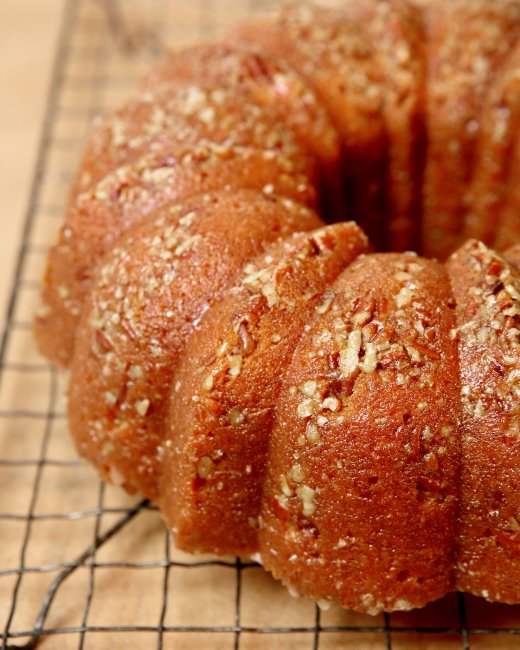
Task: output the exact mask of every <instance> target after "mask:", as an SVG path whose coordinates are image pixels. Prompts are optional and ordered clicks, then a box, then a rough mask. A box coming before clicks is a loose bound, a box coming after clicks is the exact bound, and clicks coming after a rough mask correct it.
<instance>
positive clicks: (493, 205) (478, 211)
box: [464, 45, 520, 249]
mask: <svg viewBox="0 0 520 650" xmlns="http://www.w3.org/2000/svg"><path fill="white" fill-rule="evenodd" d="M519 70H520V46H518V45H517V46H516V47H515V48H514V50H513V52H512V53H511V55H510V56H509V57H508V59H507V61H506V62H505V64H504V67H503V70H501V71H500V74H498V75H497V78H496V80H495V81H494V83H493V85H492V86H491V88H490V89H489V92H488V95H487V97H486V100H485V105H484V108H483V111H482V119H481V124H480V132H479V135H478V141H477V144H476V147H477V152H476V159H475V169H474V172H473V178H472V181H471V185H470V189H469V191H468V195H467V198H466V202H467V210H468V212H467V214H466V217H465V219H466V221H465V231H464V236H465V237H467V238H475V239H480V240H481V241H483V242H484V243H485V244H487V245H488V246H489V245H493V244H494V243H496V241H497V240H498V239H500V233H501V226H502V221H503V220H506V221H507V217H504V216H503V215H504V212H509V214H511V213H514V211H516V223H517V229H519V228H520V217H519V216H518V215H519V214H520V212H518V207H519V205H518V204H517V205H515V203H516V202H517V200H518V201H520V197H518V196H515V188H517V187H518V174H517V173H516V172H517V165H518V163H517V162H516V160H515V150H516V148H517V147H516V134H517V132H518V127H519V126H520V74H519ZM519 238H520V232H518V231H517V233H516V237H515V238H514V239H513V240H512V242H511V243H514V242H516V241H518V239H519ZM504 247H505V245H502V246H499V248H501V249H503V248H504Z"/></svg>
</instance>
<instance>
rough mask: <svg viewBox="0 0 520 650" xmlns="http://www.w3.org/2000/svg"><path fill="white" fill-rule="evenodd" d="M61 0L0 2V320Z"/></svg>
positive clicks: (25, 203)
mask: <svg viewBox="0 0 520 650" xmlns="http://www.w3.org/2000/svg"><path fill="white" fill-rule="evenodd" d="M64 1H65V0H2V1H1V2H0V88H1V98H2V101H0V143H1V146H0V171H1V173H0V215H1V217H0V278H1V280H0V319H1V321H2V322H3V320H4V318H5V310H6V306H7V301H8V298H9V293H10V290H11V286H12V278H13V272H14V267H15V264H16V259H17V256H18V253H19V246H20V237H21V230H22V225H23V221H24V218H25V213H26V211H27V208H28V203H29V192H30V187H31V181H32V178H33V174H34V165H35V161H36V154H37V150H38V142H39V137H40V133H41V128H42V120H43V115H44V109H45V100H46V96H47V90H48V86H49V80H50V75H51V67H52V61H53V55H54V50H55V45H56V40H57V33H58V29H59V24H60V18H61V15H62V10H63V5H64Z"/></svg>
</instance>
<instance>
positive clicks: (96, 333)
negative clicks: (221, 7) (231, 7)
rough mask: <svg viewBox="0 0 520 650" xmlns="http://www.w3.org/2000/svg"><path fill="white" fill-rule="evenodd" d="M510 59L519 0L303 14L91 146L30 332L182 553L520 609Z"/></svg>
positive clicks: (345, 586) (148, 101) (301, 588)
mask: <svg viewBox="0 0 520 650" xmlns="http://www.w3.org/2000/svg"><path fill="white" fill-rule="evenodd" d="M519 36H520V1H519V0H476V1H475V0H442V1H436V2H435V3H434V2H433V1H431V2H430V3H421V4H417V5H416V4H412V3H410V2H407V1H405V0H363V1H362V2H349V3H346V4H345V6H344V7H342V8H340V9H339V8H330V7H329V8H323V7H320V8H318V7H315V6H312V5H290V6H288V7H286V8H284V9H283V10H282V11H281V12H279V13H278V14H277V15H276V16H269V17H266V18H265V19H259V20H256V21H254V22H252V23H250V24H245V25H241V26H239V27H238V28H236V29H235V30H234V31H233V33H232V34H230V36H229V37H228V38H227V40H226V42H225V43H210V44H204V45H200V46H194V47H191V48H188V49H186V50H183V51H179V52H171V53H170V54H168V55H167V56H166V57H165V58H164V59H163V60H162V61H160V62H159V63H157V64H156V65H155V66H154V67H152V68H151V69H150V70H149V72H148V73H147V75H146V76H145V78H144V79H143V80H142V82H141V87H140V90H139V91H138V93H137V94H136V95H135V97H133V98H132V99H130V100H129V101H128V103H126V104H125V105H124V106H122V107H121V108H119V109H118V110H116V111H115V112H114V113H112V114H111V115H108V116H107V117H104V118H101V119H99V120H98V121H97V122H96V123H95V124H94V127H93V130H92V133H91V135H90V137H89V139H88V141H87V143H86V146H85V149H84V153H83V158H82V161H81V163H80V168H79V171H78V174H77V176H76V179H75V182H74V185H73V188H72V190H71V195H70V201H69V206H68V210H67V214H66V217H65V222H64V224H63V227H62V229H61V231H60V235H59V239H58V242H57V243H56V245H55V246H54V247H53V248H52V249H51V251H50V253H49V260H48V267H47V271H46V275H45V278H44V283H43V288H42V307H41V309H40V310H39V312H38V314H37V316H36V319H35V331H36V337H37V340H38V343H39V346H40V349H41V351H42V353H43V354H44V355H46V356H47V357H48V358H49V359H50V360H51V361H52V362H54V363H56V364H58V365H59V366H61V367H64V368H68V369H69V370H70V387H69V423H70V429H71V433H72V436H73V438H74V440H75V442H76V445H77V447H78V450H79V453H80V454H81V455H82V456H84V457H85V458H86V459H88V460H89V461H90V462H91V463H92V464H93V465H94V466H95V467H96V468H97V469H98V471H99V472H100V474H101V476H102V477H103V478H104V479H105V480H107V481H110V482H112V483H114V484H117V485H120V486H122V487H124V488H125V489H126V490H128V491H129V492H132V493H135V492H138V493H141V494H143V495H144V496H146V497H147V498H149V499H152V500H154V501H156V502H158V504H159V506H160V509H161V512H162V514H163V516H164V518H165V521H166V523H167V525H168V526H169V528H170V529H171V530H172V533H173V537H174V539H175V541H176V543H177V545H178V546H179V547H180V548H182V549H184V550H187V551H191V552H209V553H214V554H217V555H229V554H236V555H239V556H242V557H251V556H253V557H255V558H257V559H259V560H260V561H261V562H262V564H263V565H264V566H265V568H266V569H268V570H269V571H271V572H272V573H273V575H274V576H275V577H277V578H278V579H280V580H281V581H283V583H284V584H286V585H287V586H288V587H289V588H290V589H291V590H292V591H293V592H297V593H299V594H301V595H305V596H310V597H312V598H314V599H315V600H317V601H318V602H320V603H322V604H326V603H328V602H336V603H339V604H340V605H342V606H343V607H346V608H352V609H354V610H357V611H360V612H368V613H371V614H375V613H378V612H381V611H393V610H407V609H411V608H414V607H421V606H423V605H425V604H426V603H428V602H430V601H432V600H434V599H436V598H439V597H441V596H443V595H444V594H446V593H447V592H449V591H453V590H457V589H458V590H461V591H465V592H469V593H473V594H476V595H479V596H483V597H485V598H487V599H488V600H491V601H500V602H505V603H519V602H520V464H519V462H518V458H520V211H519V208H520V185H519V183H518V179H517V176H518V174H517V170H518V169H519V168H520V167H519V162H518V161H519V157H520V149H519V146H518V142H519V140H518V138H517V137H516V135H517V132H518V126H519V125H520V122H519V117H520V112H519V108H520V84H519V79H520V75H519V71H520V54H519V52H520V50H519ZM345 218H346V219H347V221H345ZM410 250H416V251H417V253H416V252H409V251H410Z"/></svg>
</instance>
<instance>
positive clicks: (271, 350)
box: [160, 223, 368, 556]
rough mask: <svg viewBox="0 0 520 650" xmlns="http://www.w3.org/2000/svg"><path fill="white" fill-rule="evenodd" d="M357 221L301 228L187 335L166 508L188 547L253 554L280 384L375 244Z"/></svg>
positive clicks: (175, 397) (251, 268)
mask: <svg viewBox="0 0 520 650" xmlns="http://www.w3.org/2000/svg"><path fill="white" fill-rule="evenodd" d="M367 245H368V242H367V239H366V236H365V235H364V234H363V233H362V231H361V230H360V229H359V227H358V226H356V225H355V224H353V223H342V224H336V225H331V226H326V227H325V228H321V229H320V230H315V231H313V232H311V233H304V234H297V235H294V236H293V237H292V238H289V239H287V240H285V241H284V242H281V243H277V244H275V245H272V246H270V247H269V248H268V249H267V250H266V251H265V253H264V254H262V255H261V256H260V257H258V258H256V259H252V260H250V262H249V263H248V264H246V265H245V267H244V269H243V270H242V273H241V274H240V276H239V278H238V282H237V284H235V286H233V287H232V288H230V289H229V290H228V291H227V292H226V294H225V296H224V297H223V299H222V301H221V302H220V303H219V304H218V305H215V306H214V307H213V309H211V310H210V311H209V313H208V315H207V317H206V318H205V320H204V323H203V327H201V329H200V330H199V331H198V332H196V333H195V334H194V336H193V337H192V338H191V339H190V341H189V342H188V344H187V346H186V348H185V350H184V353H183V362H182V363H181V366H180V368H179V371H178V373H177V374H176V385H175V391H174V392H173V394H172V398H171V404H170V418H169V430H168V436H167V440H168V443H169V446H168V447H167V448H165V456H164V458H163V472H162V484H161V490H160V493H161V495H162V497H163V498H162V499H161V509H162V512H163V514H164V516H165V518H166V521H167V523H168V524H169V525H170V526H171V527H172V529H173V531H174V535H175V541H176V543H177V545H178V546H179V547H180V548H186V549H187V550H192V551H193V550H195V551H198V552H212V553H218V554H224V555H227V554H235V555H236V554H238V555H242V556H244V555H249V554H251V553H253V552H255V551H256V550H257V549H258V542H257V531H258V515H259V511H260V505H261V499H262V487H263V477H264V471H265V467H266V462H267V448H268V445H269V437H270V431H271V428H272V425H273V416H274V409H275V406H276V402H277V399H278V392H279V388H280V386H281V385H283V376H284V372H285V369H286V367H287V364H288V363H289V360H290V358H291V356H292V353H293V350H294V347H295V345H296V343H297V341H298V339H299V337H300V335H301V332H302V330H303V329H304V327H305V324H306V322H307V321H308V319H309V318H310V317H311V316H312V314H314V313H316V312H318V313H319V312H321V311H323V310H324V309H325V308H326V305H327V302H328V301H329V299H330V297H329V295H328V293H327V291H328V289H329V287H330V284H331V283H332V282H333V281H334V279H335V278H336V276H337V275H338V274H339V273H340V272H341V270H342V269H344V268H345V267H346V266H348V264H350V263H351V262H352V261H353V260H354V259H355V258H356V257H357V256H358V255H359V254H360V253H362V252H365V251H366V249H367Z"/></svg>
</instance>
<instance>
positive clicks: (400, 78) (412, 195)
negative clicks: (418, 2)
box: [345, 0, 426, 251]
mask: <svg viewBox="0 0 520 650" xmlns="http://www.w3.org/2000/svg"><path fill="white" fill-rule="evenodd" d="M345 11H346V13H347V15H348V16H349V19H350V20H352V21H353V22H354V24H356V25H359V26H360V28H362V29H363V30H364V31H365V32H366V35H367V38H368V39H369V40H370V43H371V44H372V47H373V51H374V58H375V60H376V62H377V65H378V66H379V67H380V70H381V73H382V75H383V90H382V106H381V110H382V114H383V118H384V126H385V132H386V147H387V151H386V153H385V157H386V160H387V167H386V171H385V188H384V194H385V205H384V211H383V215H382V216H383V218H384V219H385V220H386V223H383V219H382V218H381V216H380V218H379V223H378V224H377V226H376V229H377V230H378V231H379V233H381V234H382V235H383V241H382V246H381V248H383V249H384V250H391V251H405V250H410V249H411V248H417V246H418V244H419V221H418V218H417V216H418V214H419V213H420V206H421V199H422V197H421V191H420V188H421V181H422V173H423V163H424V161H423V156H424V145H425V142H424V136H425V134H424V122H423V115H424V103H425V91H426V74H425V73H426V57H425V51H424V30H423V25H422V16H421V12H420V10H419V9H418V8H417V7H416V6H415V5H413V4H411V3H408V2H404V1H402V0H385V1H383V2H375V1H372V2H364V3H358V2H350V3H346V5H345ZM374 241H376V242H377V240H374Z"/></svg>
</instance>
